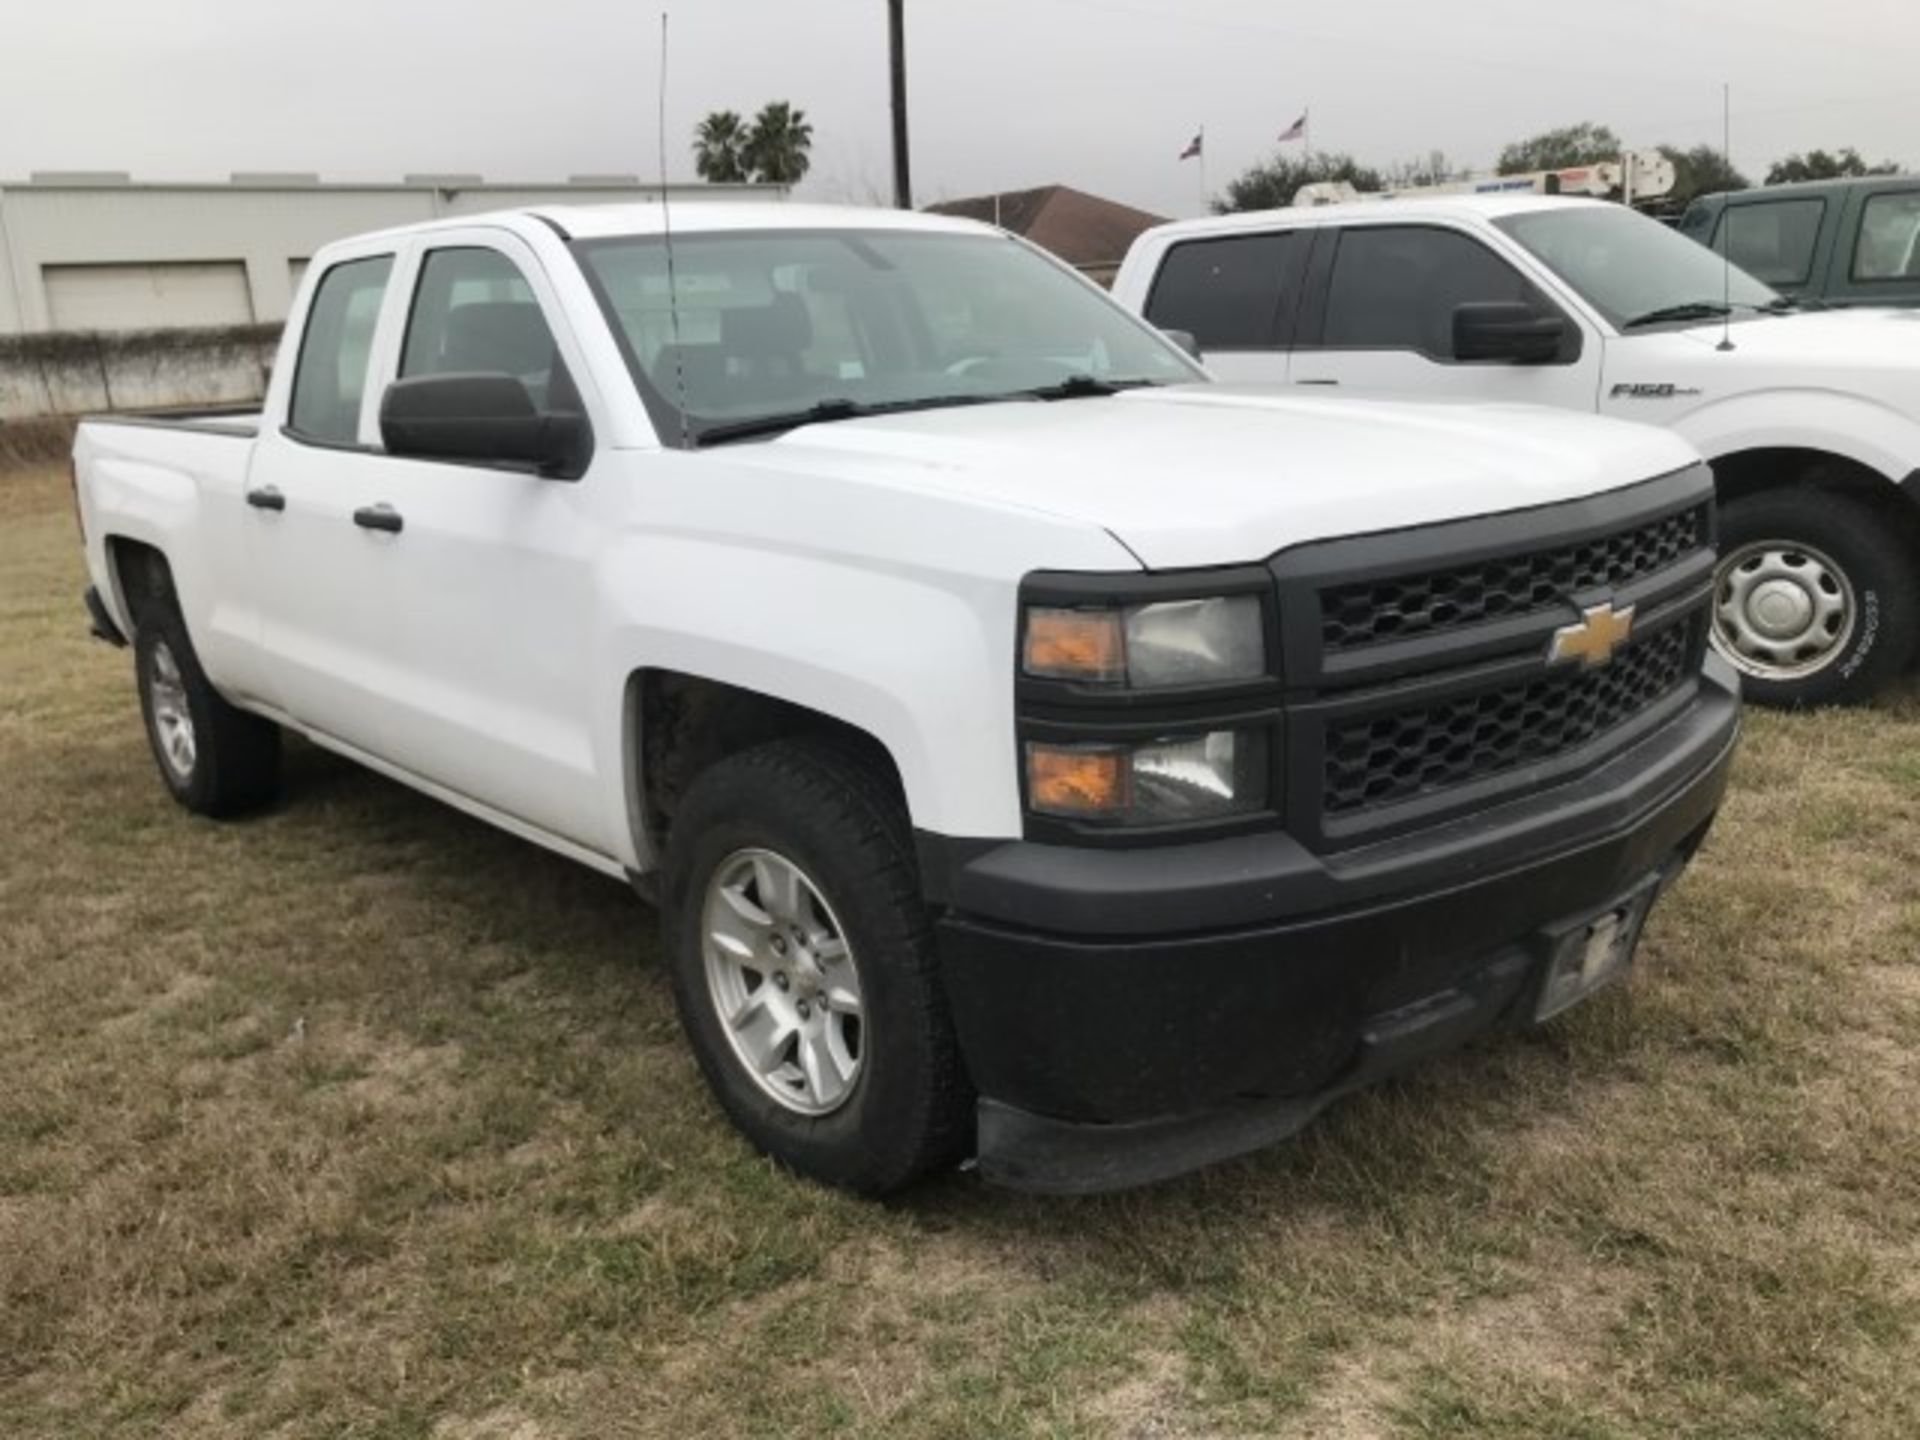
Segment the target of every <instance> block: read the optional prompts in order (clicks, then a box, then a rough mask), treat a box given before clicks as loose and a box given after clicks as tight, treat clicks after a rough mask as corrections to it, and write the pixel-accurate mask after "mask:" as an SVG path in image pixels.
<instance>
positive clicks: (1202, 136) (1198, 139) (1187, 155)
mask: <svg viewBox="0 0 1920 1440" xmlns="http://www.w3.org/2000/svg"><path fill="white" fill-rule="evenodd" d="M1206 138H1207V132H1206V131H1204V130H1199V131H1195V132H1194V137H1193V139H1191V140H1189V141H1188V142H1187V148H1186V149H1184V150H1182V151H1181V152H1180V158H1181V159H1182V160H1191V159H1193V157H1194V156H1196V155H1198V154H1199V153H1200V147H1201V144H1202V143H1203V142H1204V141H1205V140H1206Z"/></svg>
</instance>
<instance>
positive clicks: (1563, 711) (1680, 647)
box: [1323, 620, 1701, 816]
mask: <svg viewBox="0 0 1920 1440" xmlns="http://www.w3.org/2000/svg"><path fill="white" fill-rule="evenodd" d="M1700 638H1701V637H1700V624H1699V622H1698V620H1688V621H1685V622H1683V623H1679V624H1670V625H1668V626H1666V627H1665V628H1664V629H1662V630H1660V631H1659V632H1657V633H1656V634H1653V635H1649V636H1647V637H1645V638H1643V639H1640V640H1635V641H1633V642H1631V643H1629V644H1628V645H1627V646H1626V647H1625V648H1623V649H1622V650H1621V651H1620V652H1619V654H1617V655H1615V656H1614V658H1613V660H1612V662H1611V663H1609V664H1608V665H1606V666H1604V667H1602V668H1600V669H1598V670H1588V669H1584V668H1583V669H1577V670H1572V669H1570V670H1565V671H1560V672H1551V673H1548V674H1546V675H1543V676H1539V677H1537V678H1531V679H1527V680H1523V681H1520V682H1517V683H1516V682H1512V681H1508V682H1505V683H1502V684H1499V685H1497V686H1496V687H1494V688H1491V689H1488V690H1484V691H1480V692H1478V693H1469V694H1466V695H1458V696H1452V697H1449V698H1448V699H1445V700H1439V701H1436V702H1434V703H1432V704H1426V705H1412V706H1407V707H1405V708H1401V709H1395V710H1391V711H1387V712H1385V713H1381V714H1369V715H1362V716H1359V717H1356V718H1354V719H1351V720H1348V721H1345V722H1341V723H1336V724H1334V725H1330V726H1329V727H1328V729H1327V736H1326V762H1325V779H1324V787H1323V799H1324V808H1325V810H1326V813H1327V814H1328V815H1331V816H1339V815H1350V814H1353V813H1355V812H1357V811H1362V810H1366V809H1370V808H1372V807H1374V806H1381V805H1392V804H1397V803H1400V802H1402V801H1406V800H1411V799H1414V798H1416V797H1419V796H1422V795H1428V794H1432V793H1434V792H1436V791H1441V790H1447V789H1450V788H1452V787H1454V786H1458V785H1464V784H1467V783H1469V782H1471V781H1475V780H1480V779H1485V778H1488V777H1491V776H1496V775H1501V774H1505V773H1508V772H1510V771H1513V770H1515V769H1517V768H1518V767H1520V766H1522V765H1527V764H1530V763H1532V762H1534V761H1538V760H1544V759H1548V758H1551V757H1554V756H1558V755H1561V754H1564V753H1565V752H1567V751H1570V750H1574V749H1577V748H1579V747H1580V746H1582V745H1585V744H1587V743H1588V742H1589V741H1591V740H1593V739H1594V738H1595V737H1597V736H1599V735H1601V734H1603V733H1604V732H1606V731H1608V730H1611V729H1613V728H1614V727H1615V726H1618V725H1620V724H1622V723H1624V722H1625V721H1627V720H1629V719H1631V718H1632V717H1633V716H1635V715H1637V714H1639V713H1640V712H1642V711H1643V710H1645V709H1647V708H1648V707H1649V706H1651V705H1654V704H1656V703H1657V702H1658V701H1660V700H1662V699H1664V698H1665V697H1666V696H1668V695H1670V694H1672V693H1673V692H1674V691H1675V690H1676V689H1678V688H1679V687H1680V686H1681V685H1683V684H1684V683H1686V682H1687V681H1688V680H1689V679H1690V678H1691V677H1692V675H1693V673H1694V672H1695V670H1697V669H1698V668H1699V664H1700V655H1699V650H1700Z"/></svg>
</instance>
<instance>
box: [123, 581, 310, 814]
mask: <svg viewBox="0 0 1920 1440" xmlns="http://www.w3.org/2000/svg"><path fill="white" fill-rule="evenodd" d="M133 666H134V678H135V682H136V684H137V685H138V686H139V690H140V711H141V714H142V715H143V716H144V717H145V720H146V726H147V741H148V743H149V744H150V745H151V746H152V747H153V759H154V763H155V764H156V765H157V766H158V767H159V769H160V778H161V780H163V781H164V782H165V783H166V787H167V790H168V791H169V793H171V794H172V796H173V798H174V799H175V800H177V801H179V802H180V804H181V805H183V806H185V807H186V808H187V809H189V810H191V811H193V813H194V814H196V815H211V816H222V817H223V816H228V815H239V814H244V813H245V812H247V811H249V810H257V809H260V808H261V807H262V806H265V805H267V804H269V803H270V802H271V801H272V799H273V797H274V794H275V793H276V791H277V789H278V787H279V779H280V727H279V726H278V725H275V724H274V723H273V722H272V721H270V720H263V719H261V718H260V717H259V716H258V715H250V714H248V713H247V712H246V711H244V710H239V709H236V708H235V707H234V706H232V705H229V704H228V703H227V702H226V701H225V700H223V699H222V698H221V697H220V693H219V692H218V691H217V690H215V689H214V688H213V685H212V683H211V682H210V681H209V680H208V679H207V674H206V671H204V670H202V669H201V668H200V657H199V656H198V655H196V654H195V653H194V649H193V642H192V640H190V639H189V638H188V637H187V626H186V622H185V621H184V620H182V619H181V618H180V611H179V609H178V607H177V606H176V605H175V604H174V602H173V599H172V596H171V595H164V596H157V597H155V599H154V600H153V601H151V602H150V604H149V608H148V612H147V613H146V614H145V615H144V616H143V617H142V619H141V621H140V625H139V628H138V629H137V630H136V631H135V634H134V640H133Z"/></svg>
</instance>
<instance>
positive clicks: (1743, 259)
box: [1713, 200, 1827, 285]
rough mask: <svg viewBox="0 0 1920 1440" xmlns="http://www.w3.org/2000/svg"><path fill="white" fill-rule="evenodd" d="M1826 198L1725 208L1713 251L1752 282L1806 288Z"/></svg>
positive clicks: (1764, 202) (1768, 201)
mask: <svg viewBox="0 0 1920 1440" xmlns="http://www.w3.org/2000/svg"><path fill="white" fill-rule="evenodd" d="M1826 208H1827V203H1826V201H1824V200H1764V201H1759V202H1756V203H1754V204H1751V205H1729V206H1728V207H1727V208H1726V210H1725V212H1724V213H1723V215H1722V218H1721V221H1720V233H1719V234H1718V235H1716V236H1714V245H1713V248H1714V249H1716V250H1724V251H1725V252H1726V253H1727V256H1728V258H1729V259H1731V260H1732V261H1733V263H1734V264H1736V265H1738V266H1739V267H1740V268H1741V269H1742V270H1744V271H1746V272H1747V273H1748V274H1749V275H1751V276H1753V278H1754V279H1756V280H1764V281H1766V282H1767V284H1769V285H1804V284H1806V283H1807V277H1808V276H1809V275H1811V274H1812V273H1813V246H1814V242H1815V241H1816V240H1818V239H1819V238H1820V217H1821V214H1822V212H1824V211H1825V210H1826Z"/></svg>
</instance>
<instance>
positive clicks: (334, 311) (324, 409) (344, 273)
mask: <svg viewBox="0 0 1920 1440" xmlns="http://www.w3.org/2000/svg"><path fill="white" fill-rule="evenodd" d="M392 270H393V257H392V256H391V255H380V256H376V257H374V258H373V259H370V260H348V261H345V262H344V263H342V264H339V265H335V266H334V267H333V268H332V269H330V270H328V271H327V273H326V274H325V275H324V276H322V277H321V279H320V288H319V290H318V291H316V292H315V293H314V297H313V305H312V306H311V307H310V308H309V310H308V311H307V327H306V329H305V330H304V331H302V332H301V335H300V356H299V359H298V360H297V361H296V362H295V364H294V371H293V403H292V406H291V408H290V411H289V414H288V416H287V427H288V428H289V429H290V430H293V431H294V432H295V433H297V434H299V435H302V436H305V437H306V438H307V439H309V440H324V441H326V442H328V443H330V444H335V445H351V444H353V443H354V442H355V441H356V440H358V439H359V433H360V400H361V396H362V395H363V394H364V393H365V391H366V388H367V357H368V356H369V354H370V353H371V352H372V350H373V327H374V324H375V322H376V321H378V320H379V318H380V302H381V300H382V299H383V298H385V296H386V293H387V276H388V275H389V274H390V273H391V272H392Z"/></svg>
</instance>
